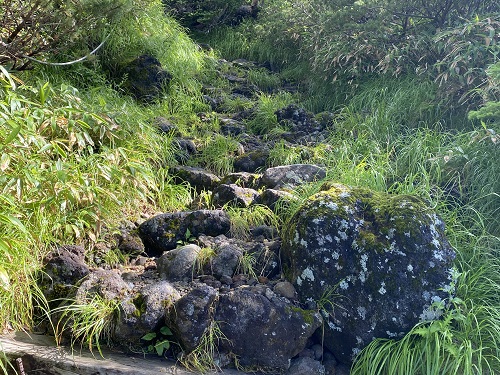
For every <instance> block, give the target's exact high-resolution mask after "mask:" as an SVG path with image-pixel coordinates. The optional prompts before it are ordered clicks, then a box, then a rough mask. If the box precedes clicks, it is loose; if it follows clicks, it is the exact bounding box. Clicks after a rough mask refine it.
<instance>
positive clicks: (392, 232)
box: [386, 228, 396, 240]
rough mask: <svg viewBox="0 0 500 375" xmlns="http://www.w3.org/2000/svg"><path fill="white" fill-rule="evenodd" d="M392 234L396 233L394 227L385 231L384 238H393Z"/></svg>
mask: <svg viewBox="0 0 500 375" xmlns="http://www.w3.org/2000/svg"><path fill="white" fill-rule="evenodd" d="M394 234H396V228H390V229H389V231H388V232H387V236H386V238H387V239H388V240H392V239H393V238H394Z"/></svg>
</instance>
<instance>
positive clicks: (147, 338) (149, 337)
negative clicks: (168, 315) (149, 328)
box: [141, 332, 156, 341]
mask: <svg viewBox="0 0 500 375" xmlns="http://www.w3.org/2000/svg"><path fill="white" fill-rule="evenodd" d="M154 338H156V333H155V332H149V333H146V334H145V335H144V336H142V337H141V340H144V341H151V340H153V339H154Z"/></svg>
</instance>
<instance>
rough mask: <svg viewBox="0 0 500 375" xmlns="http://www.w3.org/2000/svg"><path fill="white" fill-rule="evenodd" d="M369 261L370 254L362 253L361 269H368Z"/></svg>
mask: <svg viewBox="0 0 500 375" xmlns="http://www.w3.org/2000/svg"><path fill="white" fill-rule="evenodd" d="M367 262H368V254H363V255H361V261H360V264H361V269H362V270H363V271H365V272H367V271H368V268H367V267H366V263H367Z"/></svg>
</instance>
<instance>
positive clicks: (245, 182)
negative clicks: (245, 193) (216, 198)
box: [221, 172, 262, 189]
mask: <svg viewBox="0 0 500 375" xmlns="http://www.w3.org/2000/svg"><path fill="white" fill-rule="evenodd" d="M261 177H262V175H260V174H257V173H249V172H237V173H230V174H228V175H227V176H225V177H224V178H223V179H222V181H221V182H222V183H223V184H226V185H230V184H236V185H238V186H241V187H244V188H250V189H258V187H259V184H260V179H261Z"/></svg>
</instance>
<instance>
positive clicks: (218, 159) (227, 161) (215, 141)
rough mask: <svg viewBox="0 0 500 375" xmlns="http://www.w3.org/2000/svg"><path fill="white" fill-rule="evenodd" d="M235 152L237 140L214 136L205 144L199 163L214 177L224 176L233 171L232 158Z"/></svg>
mask: <svg viewBox="0 0 500 375" xmlns="http://www.w3.org/2000/svg"><path fill="white" fill-rule="evenodd" d="M237 151H238V141H237V140H235V139H233V138H230V137H224V136H222V135H215V136H214V137H212V138H209V139H208V140H207V141H206V142H205V145H204V146H203V148H202V150H201V155H200V157H199V162H200V163H201V164H203V165H205V167H206V168H207V169H208V170H210V171H211V172H213V173H215V174H216V175H219V176H225V175H227V174H229V173H231V172H232V171H233V162H234V156H235V155H236V152H237Z"/></svg>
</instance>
